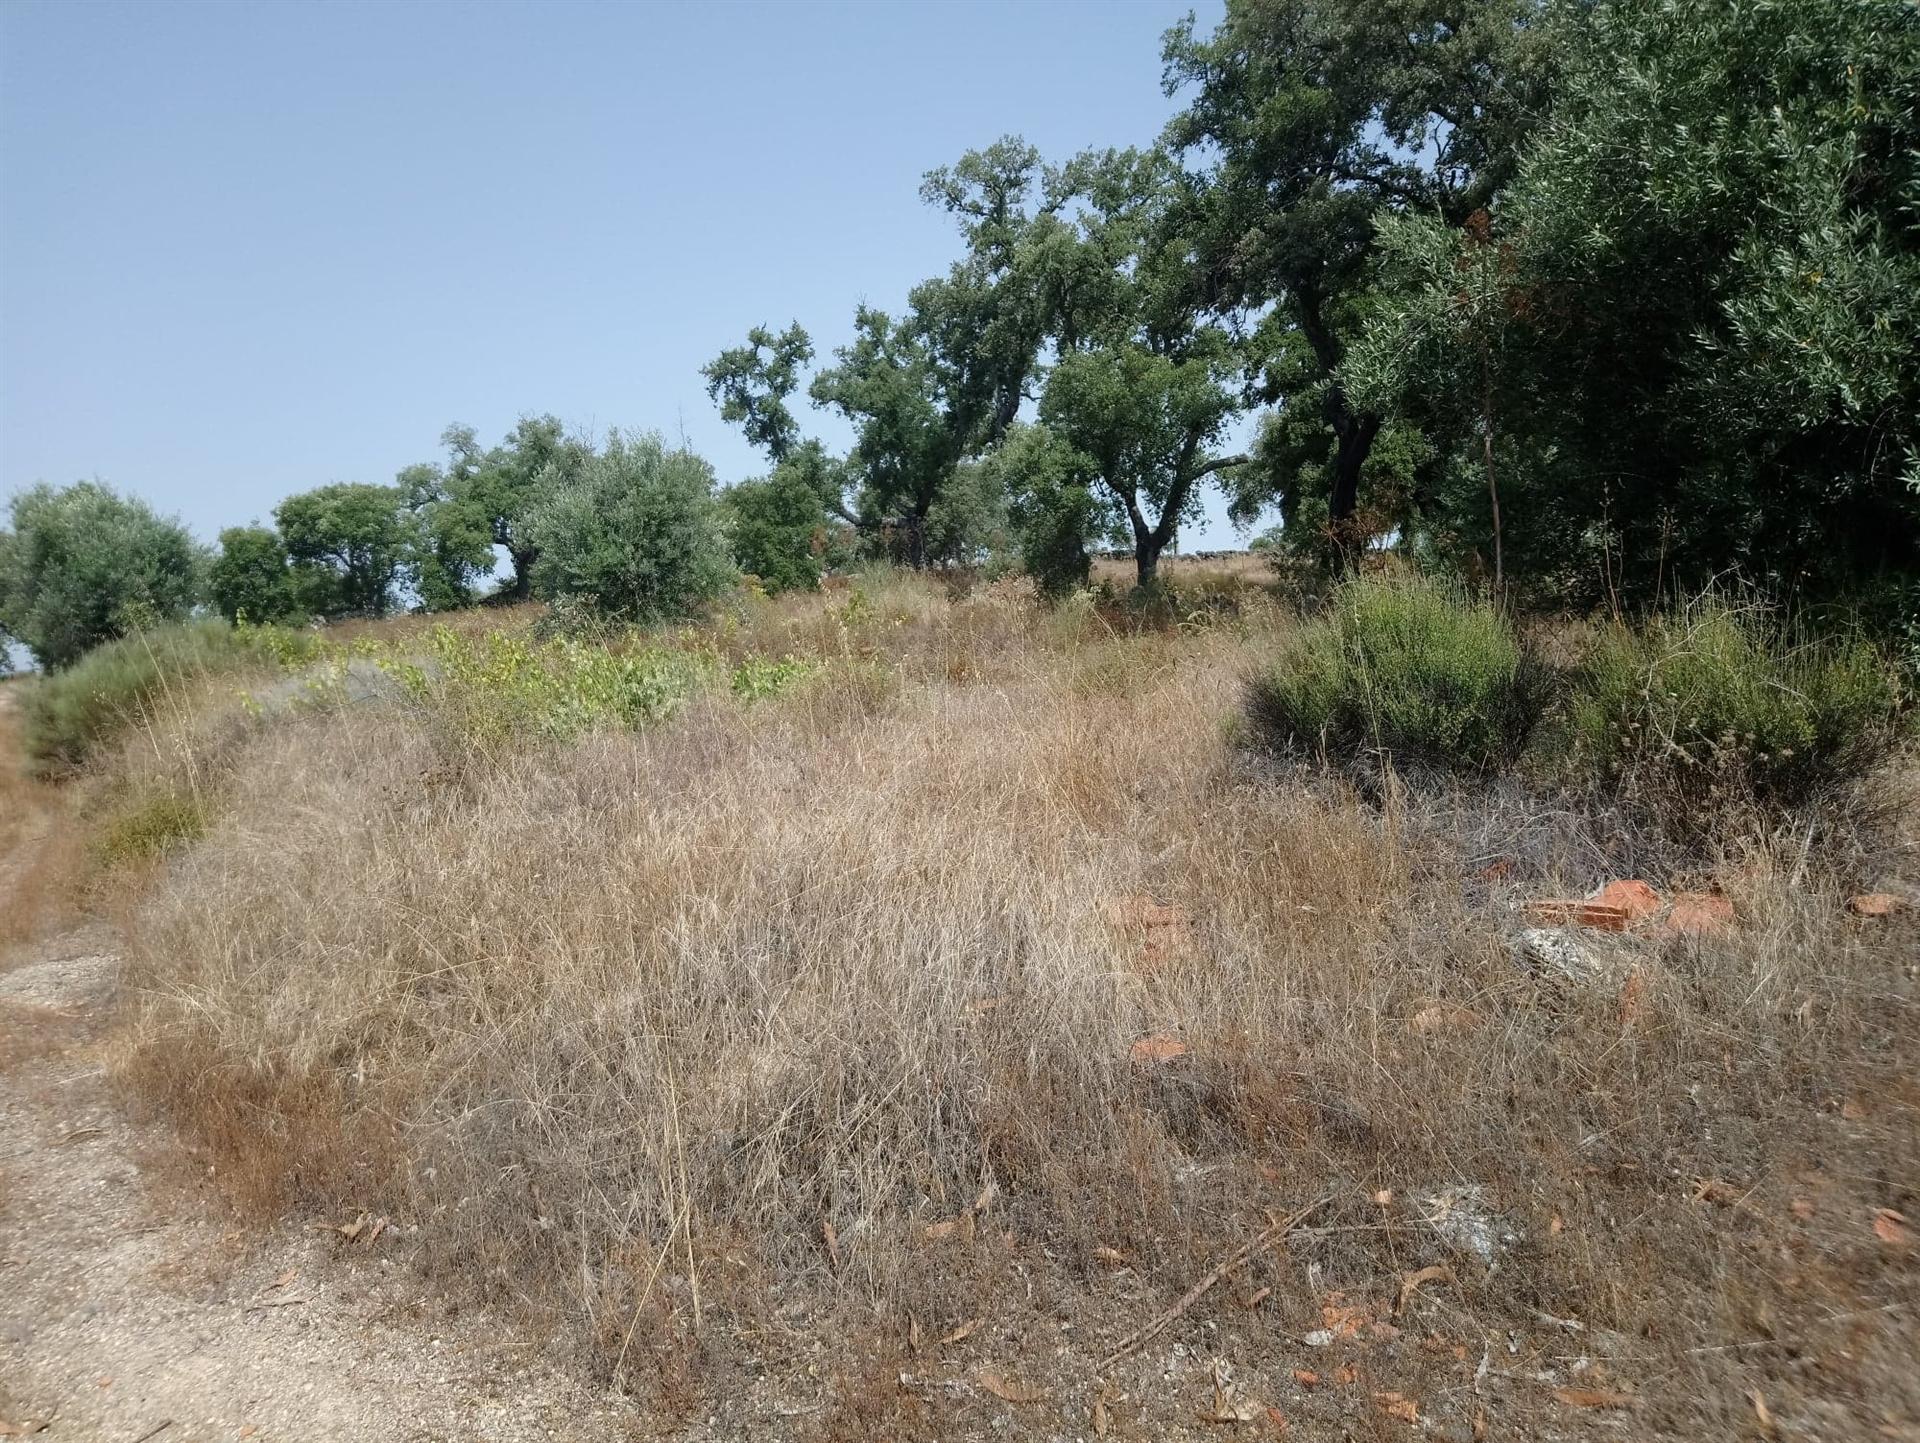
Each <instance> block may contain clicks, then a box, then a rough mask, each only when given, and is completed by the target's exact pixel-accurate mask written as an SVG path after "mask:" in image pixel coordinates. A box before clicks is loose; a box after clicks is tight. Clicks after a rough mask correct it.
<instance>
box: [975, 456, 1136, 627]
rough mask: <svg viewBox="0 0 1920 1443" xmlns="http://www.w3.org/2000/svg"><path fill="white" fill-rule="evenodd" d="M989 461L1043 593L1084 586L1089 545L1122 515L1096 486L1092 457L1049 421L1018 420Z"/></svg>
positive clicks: (1027, 565) (1056, 594)
mask: <svg viewBox="0 0 1920 1443" xmlns="http://www.w3.org/2000/svg"><path fill="white" fill-rule="evenodd" d="M984 464H985V465H987V466H989V467H991V468H992V469H993V470H995V471H997V472H998V473H999V482H1000V489H1001V491H1002V493H1003V494H1004V495H1005V497H1006V499H1007V511H1008V519H1009V522H1010V524H1011V526H1012V529H1013V532H1014V535H1015V536H1016V537H1017V538H1018V545H1019V548H1020V562H1021V565H1022V567H1023V568H1024V569H1025V570H1026V573H1027V575H1029V576H1031V577H1032V578H1033V581H1034V584H1035V585H1036V586H1038V587H1039V588H1040V592H1041V594H1042V595H1043V596H1046V597H1048V598H1050V599H1058V598H1060V597H1062V596H1065V595H1067V594H1068V593H1070V592H1073V591H1077V590H1079V589H1080V588H1082V587H1084V586H1085V585H1086V584H1087V582H1088V579H1089V577H1090V574H1091V571H1092V567H1093V558H1092V556H1091V555H1090V553H1089V551H1088V546H1089V543H1090V542H1092V541H1093V540H1095V539H1096V538H1101V537H1105V536H1107V535H1110V534H1111V533H1112V532H1113V529H1114V526H1115V524H1116V522H1117V521H1118V519H1119V518H1118V515H1117V513H1116V512H1115V510H1114V507H1113V504H1112V502H1111V500H1110V499H1109V497H1108V496H1107V494H1106V493H1104V492H1097V491H1096V490H1095V486H1096V482H1097V477H1096V476H1095V475H1094V471H1093V462H1092V461H1091V459H1090V458H1089V457H1088V456H1087V455H1086V454H1085V453H1084V452H1081V451H1078V450H1075V449H1074V447H1073V446H1071V445H1069V444H1068V443H1067V442H1066V441H1064V440H1062V439H1061V438H1060V437H1059V436H1057V435H1055V434H1054V433H1053V432H1052V431H1050V430H1048V429H1047V428H1046V427H1045V426H1040V425H1021V424H1018V423H1016V424H1015V425H1014V426H1013V427H1012V429H1011V430H1009V431H1008V432H1007V436H1006V439H1005V440H1004V441H1002V442H1001V444H1000V445H999V446H998V447H997V448H996V449H995V450H994V452H993V453H992V455H990V456H989V457H988V458H987V460H986V462H985V463H984Z"/></svg>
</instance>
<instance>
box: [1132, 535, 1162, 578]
mask: <svg viewBox="0 0 1920 1443" xmlns="http://www.w3.org/2000/svg"><path fill="white" fill-rule="evenodd" d="M1162 549H1163V543H1162V542H1161V541H1160V539H1159V538H1158V537H1157V536H1155V535H1154V534H1153V533H1152V532H1151V531H1137V532H1135V533H1134V537H1133V584H1134V586H1136V587H1137V588H1139V589H1140V590H1143V591H1144V590H1148V589H1150V588H1151V587H1152V586H1153V585H1154V584H1155V583H1156V582H1158V581H1159V579H1160V552H1161V550H1162Z"/></svg>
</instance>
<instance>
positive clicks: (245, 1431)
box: [239, 1423, 260, 1438]
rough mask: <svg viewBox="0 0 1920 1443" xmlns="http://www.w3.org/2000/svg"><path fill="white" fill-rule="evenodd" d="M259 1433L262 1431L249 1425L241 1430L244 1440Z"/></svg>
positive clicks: (240, 1434)
mask: <svg viewBox="0 0 1920 1443" xmlns="http://www.w3.org/2000/svg"><path fill="white" fill-rule="evenodd" d="M259 1431H260V1430H259V1429H258V1428H256V1427H254V1426H253V1424H251V1423H248V1424H247V1425H246V1426H245V1427H243V1428H241V1430H240V1433H239V1436H240V1437H242V1438H251V1437H252V1436H253V1435H254V1434H256V1433H258V1432H259Z"/></svg>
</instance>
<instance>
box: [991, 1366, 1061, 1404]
mask: <svg viewBox="0 0 1920 1443" xmlns="http://www.w3.org/2000/svg"><path fill="white" fill-rule="evenodd" d="M980 1386H981V1387H982V1388H985V1389H986V1390H987V1391H988V1392H989V1393H991V1394H993V1396H994V1397H996V1398H998V1399H999V1400H1000V1401H1001V1402H1003V1403H1038V1402H1039V1401H1040V1400H1041V1399H1042V1398H1044V1397H1046V1396H1047V1395H1046V1391H1045V1390H1044V1389H1041V1388H1037V1387H1035V1386H1034V1385H1033V1384H1031V1383H1021V1382H1016V1381H1015V1380H1013V1379H1010V1378H1003V1377H1001V1376H1000V1374H998V1373H982V1374H981V1375H980Z"/></svg>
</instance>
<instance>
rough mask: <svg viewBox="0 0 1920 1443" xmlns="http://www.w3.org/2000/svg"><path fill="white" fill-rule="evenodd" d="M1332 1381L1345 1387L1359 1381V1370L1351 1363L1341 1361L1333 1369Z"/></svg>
mask: <svg viewBox="0 0 1920 1443" xmlns="http://www.w3.org/2000/svg"><path fill="white" fill-rule="evenodd" d="M1333 1381H1334V1382H1336V1383H1338V1384H1340V1385H1341V1386H1342V1387H1346V1386H1348V1385H1350V1384H1353V1383H1357V1382H1359V1381H1360V1370H1359V1369H1358V1368H1356V1367H1354V1366H1353V1364H1351V1363H1342V1364H1341V1365H1340V1366H1339V1367H1337V1368H1335V1369H1334V1370H1333Z"/></svg>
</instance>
